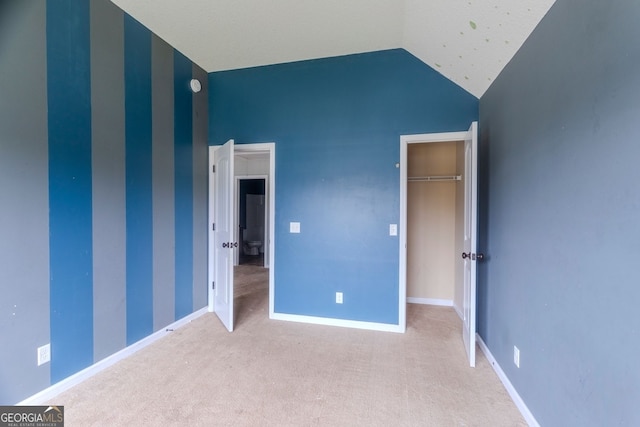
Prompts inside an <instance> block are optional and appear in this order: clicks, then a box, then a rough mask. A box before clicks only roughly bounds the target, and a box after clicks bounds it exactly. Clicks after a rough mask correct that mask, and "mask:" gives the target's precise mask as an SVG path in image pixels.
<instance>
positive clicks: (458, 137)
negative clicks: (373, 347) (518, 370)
mask: <svg viewBox="0 0 640 427" xmlns="http://www.w3.org/2000/svg"><path fill="white" fill-rule="evenodd" d="M468 135H469V132H468V131H459V132H441V133H421V134H414V135H400V227H399V228H400V234H399V239H398V244H399V247H398V249H399V251H398V252H399V258H400V263H399V266H398V270H399V271H398V278H399V280H398V285H399V298H398V322H399V325H400V326H399V327H400V328H401V329H402V331H403V332H404V330H405V329H406V327H407V181H408V170H407V169H408V168H407V151H408V144H417V143H428V142H454V141H464V140H465V139H466V138H467V136H468ZM458 314H459V313H458Z"/></svg>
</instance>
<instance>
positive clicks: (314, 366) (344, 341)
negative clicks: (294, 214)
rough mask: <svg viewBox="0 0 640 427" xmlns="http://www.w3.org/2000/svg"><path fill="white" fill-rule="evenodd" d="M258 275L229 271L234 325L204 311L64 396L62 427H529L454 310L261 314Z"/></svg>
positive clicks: (262, 284) (251, 270) (262, 275)
mask: <svg viewBox="0 0 640 427" xmlns="http://www.w3.org/2000/svg"><path fill="white" fill-rule="evenodd" d="M266 274H267V273H266V270H265V269H262V268H260V267H250V266H247V267H241V268H240V270H238V271H237V273H236V305H235V307H236V330H235V331H234V332H233V333H229V332H227V331H226V330H225V329H224V327H223V326H222V324H221V323H220V322H219V320H218V319H217V318H216V316H215V314H210V313H207V314H206V315H203V316H201V317H199V318H198V319H196V320H194V321H192V322H191V323H189V324H188V325H186V326H184V327H182V328H179V329H177V330H176V331H174V332H172V333H171V334H169V335H168V336H167V337H165V338H163V339H161V340H159V341H157V342H155V343H154V344H152V345H150V346H148V347H147V348H145V349H143V350H141V351H139V352H138V353H136V354H134V355H132V356H131V357H129V358H127V359H126V360H123V361H121V362H119V363H117V364H115V365H113V366H111V367H110V368H107V369H106V370H104V371H102V372H101V373H99V374H97V375H95V376H94V377H92V378H90V379H88V380H87V381H85V382H83V383H82V384H80V385H78V386H76V387H74V388H72V389H70V390H68V391H66V392H65V393H63V394H61V395H59V396H58V397H56V398H55V399H52V400H51V402H48V403H50V404H57V405H64V406H65V418H66V424H65V425H66V426H67V427H74V426H92V425H100V426H526V423H525V421H524V419H523V418H522V417H521V415H520V413H519V412H518V410H517V408H516V407H515V405H514V404H513V402H512V401H511V399H510V398H509V396H508V394H507V392H506V391H505V389H504V387H503V386H502V384H501V383H500V381H499V379H498V378H497V376H496V375H495V373H494V372H493V370H492V369H491V367H490V366H489V363H488V362H487V360H486V358H485V357H484V356H483V355H482V353H479V355H478V360H477V366H476V367H475V368H469V367H468V366H467V361H466V354H465V351H464V348H463V345H462V338H461V332H460V330H461V323H460V319H459V318H458V316H457V315H456V313H455V312H454V311H453V309H451V308H445V307H433V306H421V305H414V304H410V305H409V308H408V315H407V332H406V333H405V334H395V333H388V332H374V331H365V330H357V329H347V328H339V327H330V326H320V325H309V324H301V323H292V322H283V321H276V320H269V319H268V289H267V285H266V283H267V281H266Z"/></svg>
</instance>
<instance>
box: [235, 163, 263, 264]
mask: <svg viewBox="0 0 640 427" xmlns="http://www.w3.org/2000/svg"><path fill="white" fill-rule="evenodd" d="M235 178H236V179H235V182H236V184H235V186H236V189H235V208H234V214H235V216H236V220H238V222H237V223H236V230H235V232H234V234H233V235H234V239H235V241H236V242H238V250H237V251H235V253H234V258H233V265H238V264H239V263H240V251H242V250H244V249H243V248H242V242H241V241H240V232H239V229H240V227H239V226H238V224H239V219H240V181H243V180H247V179H264V200H265V203H264V236H262V241H263V242H268V241H269V176H268V175H236V177H235ZM262 250H263V251H264V265H263V267H266V268H269V255H270V254H269V245H263V248H262Z"/></svg>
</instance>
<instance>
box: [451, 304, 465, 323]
mask: <svg viewBox="0 0 640 427" xmlns="http://www.w3.org/2000/svg"><path fill="white" fill-rule="evenodd" d="M453 309H454V310H455V311H456V313H458V317H459V318H460V320H462V321H464V317H463V316H462V310H461V309H460V307H458V306H457V305H455V304H454V305H453Z"/></svg>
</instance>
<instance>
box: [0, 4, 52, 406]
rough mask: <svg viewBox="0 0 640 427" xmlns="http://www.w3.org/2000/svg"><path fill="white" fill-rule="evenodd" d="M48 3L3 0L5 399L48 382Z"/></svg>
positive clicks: (1, 374)
mask: <svg viewBox="0 0 640 427" xmlns="http://www.w3.org/2000/svg"><path fill="white" fill-rule="evenodd" d="M46 61H47V56H46V2H39V1H38V2H17V1H16V2H6V1H5V2H0V183H1V184H0V205H1V206H2V208H1V209H0V236H2V238H1V239H0V286H1V289H2V293H1V295H2V296H1V297H0V313H2V315H1V316H0V331H2V343H3V344H2V347H3V350H2V351H0V384H2V386H1V387H0V404H3V405H8V404H14V403H16V402H18V401H20V400H22V399H24V398H26V397H28V396H30V395H32V394H34V393H36V392H38V391H40V390H42V389H44V388H46V387H48V386H49V384H50V379H49V378H50V369H49V367H50V364H48V363H47V364H46V365H42V366H40V367H37V366H36V348H37V347H39V346H41V345H44V344H46V343H48V342H49V339H50V336H49V329H50V327H49V195H48V194H49V193H48V188H49V180H48V154H47V153H48V149H47V142H48V127H47V86H46V82H47V62H46Z"/></svg>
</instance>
